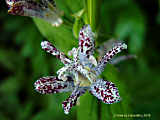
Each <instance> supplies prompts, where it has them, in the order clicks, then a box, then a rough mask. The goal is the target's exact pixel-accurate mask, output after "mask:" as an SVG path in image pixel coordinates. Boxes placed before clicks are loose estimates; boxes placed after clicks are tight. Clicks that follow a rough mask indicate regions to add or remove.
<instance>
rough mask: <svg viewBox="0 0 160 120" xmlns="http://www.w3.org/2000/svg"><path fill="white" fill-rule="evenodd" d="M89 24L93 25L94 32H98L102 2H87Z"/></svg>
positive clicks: (88, 0)
mask: <svg viewBox="0 0 160 120" xmlns="http://www.w3.org/2000/svg"><path fill="white" fill-rule="evenodd" d="M85 4H86V6H85V7H86V10H87V16H88V23H89V24H90V25H91V27H92V30H93V31H96V28H97V27H98V21H99V19H100V5H101V0H85Z"/></svg>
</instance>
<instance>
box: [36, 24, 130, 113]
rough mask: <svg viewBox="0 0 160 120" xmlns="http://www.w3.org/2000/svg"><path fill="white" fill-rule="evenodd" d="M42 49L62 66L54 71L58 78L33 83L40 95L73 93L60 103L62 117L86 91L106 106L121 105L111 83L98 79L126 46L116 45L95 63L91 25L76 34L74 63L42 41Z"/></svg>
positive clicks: (122, 44)
mask: <svg viewBox="0 0 160 120" xmlns="http://www.w3.org/2000/svg"><path fill="white" fill-rule="evenodd" d="M41 46H42V49H43V50H45V51H46V52H48V53H50V54H52V55H54V56H56V57H57V58H58V59H59V60H61V62H62V63H63V64H64V67H62V68H61V69H59V70H58V71H57V74H58V77H55V76H48V77H42V78H40V79H39V80H37V81H36V82H35V83H34V86H35V90H36V91H37V92H39V93H41V94H52V93H61V92H72V94H71V95H70V96H69V97H68V98H67V99H66V100H65V101H64V102H63V103H62V107H63V109H64V113H65V114H68V113H69V111H70V109H71V107H72V106H74V105H76V102H77V99H78V98H79V97H80V96H82V95H83V94H84V93H85V92H86V91H87V90H88V91H89V92H90V93H91V94H92V95H94V96H96V97H97V98H98V99H99V100H101V101H102V102H104V103H106V104H112V103H116V102H118V101H120V99H121V98H120V95H119V92H118V89H117V87H116V86H115V84H114V83H112V82H109V81H106V80H103V79H100V78H98V76H99V75H100V74H101V72H102V71H103V69H104V67H105V66H106V64H107V63H108V62H109V61H110V60H111V59H112V57H113V56H115V55H116V54H118V53H119V52H121V51H122V50H123V49H127V45H126V44H124V43H122V42H119V43H117V44H115V45H114V47H113V48H112V49H111V50H110V51H108V52H107V53H106V54H105V55H104V56H103V58H102V59H101V60H100V61H99V62H98V63H97V61H96V59H95V58H94V56H93V53H94V48H95V45H94V33H93V32H92V30H91V28H90V25H84V26H83V27H82V29H81V30H80V32H79V47H78V48H73V49H72V50H71V51H70V52H69V55H72V56H73V60H71V59H70V58H68V57H67V56H66V55H64V53H62V52H60V51H59V50H58V49H56V48H55V46H53V45H52V44H51V43H50V42H48V41H43V42H42V43H41Z"/></svg>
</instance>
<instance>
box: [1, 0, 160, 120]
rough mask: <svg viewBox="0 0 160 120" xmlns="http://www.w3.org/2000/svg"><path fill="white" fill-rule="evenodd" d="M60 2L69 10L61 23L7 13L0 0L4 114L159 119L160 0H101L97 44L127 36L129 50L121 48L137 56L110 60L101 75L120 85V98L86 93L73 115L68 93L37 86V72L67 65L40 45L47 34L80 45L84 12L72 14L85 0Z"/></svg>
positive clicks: (62, 119) (59, 42)
mask: <svg viewBox="0 0 160 120" xmlns="http://www.w3.org/2000/svg"><path fill="white" fill-rule="evenodd" d="M56 2H57V6H58V7H59V9H60V10H62V11H64V14H65V16H64V17H63V20H64V21H65V24H63V25H62V26H61V27H59V28H53V27H51V25H50V24H48V23H46V22H44V21H42V20H39V19H34V20H33V19H31V18H28V17H21V16H12V15H8V14H7V6H6V4H5V1H4V0H1V1H0V8H1V10H0V41H1V44H0V120H57V119H59V120H119V119H120V120H121V119H123V120H124V119H125V120H130V119H132V120H149V119H152V120H158V119H160V116H159V115H160V112H159V111H160V110H159V108H160V104H159V101H160V95H159V93H160V92H159V90H160V89H159V85H160V70H159V68H160V63H159V61H160V56H159V50H160V49H159V45H160V42H159V41H160V40H159V34H160V9H159V8H160V2H159V1H158V0H150V1H146V0H101V2H102V3H101V4H100V6H98V7H97V8H98V9H99V16H100V17H98V18H96V19H97V24H98V27H97V29H98V32H97V34H98V39H97V41H96V43H97V46H96V47H98V45H101V44H102V43H103V42H105V41H107V40H109V39H111V38H115V39H119V40H124V41H125V42H126V43H127V44H128V50H127V51H125V52H123V53H122V54H125V55H126V54H135V55H137V59H132V60H127V61H124V62H121V63H120V64H118V65H116V66H114V67H113V66H112V65H108V67H106V69H105V71H104V73H103V75H102V77H104V78H105V79H107V80H109V81H113V82H114V83H116V85H117V86H118V88H119V89H120V95H121V97H122V101H121V102H120V103H117V104H113V105H106V104H104V103H102V102H100V101H98V100H97V99H96V98H95V97H93V96H91V95H89V94H85V95H84V96H82V97H81V100H80V105H79V106H78V105H77V106H76V107H73V108H72V110H71V112H70V114H69V115H65V114H64V113H63V110H62V106H61V103H62V101H63V100H65V99H66V98H67V97H68V96H69V94H70V93H64V94H54V95H41V94H39V93H37V92H35V91H34V87H33V83H34V82H35V81H36V80H37V79H38V78H40V77H42V76H48V75H56V71H57V70H58V69H59V68H60V67H62V66H63V65H62V64H61V63H60V62H59V61H58V60H57V59H56V58H55V57H53V56H51V55H49V54H47V53H45V52H44V51H42V50H41V47H40V42H41V41H42V40H43V39H44V37H45V38H46V39H48V40H49V41H51V42H52V43H54V45H56V47H57V48H59V49H60V50H61V51H63V52H65V53H67V51H68V50H70V49H71V48H72V47H73V46H75V47H77V46H78V40H77V38H76V34H78V31H79V28H78V25H79V24H80V22H79V21H80V18H78V20H77V19H76V20H75V19H74V17H73V16H72V15H73V14H74V13H76V12H78V11H80V10H81V9H82V8H84V3H83V2H82V0H57V1H56ZM97 11H98V10H97ZM77 21H78V22H77ZM77 24H78V25H77ZM73 26H74V32H73ZM73 33H74V34H73ZM117 114H141V115H143V114H147V115H148V114H149V115H151V116H150V117H132V118H131V117H128V118H126V117H124V118H122V117H115V116H116V115H117Z"/></svg>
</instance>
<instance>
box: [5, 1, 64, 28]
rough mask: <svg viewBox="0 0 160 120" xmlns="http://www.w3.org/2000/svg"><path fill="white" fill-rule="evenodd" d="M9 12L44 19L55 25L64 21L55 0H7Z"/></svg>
mask: <svg viewBox="0 0 160 120" xmlns="http://www.w3.org/2000/svg"><path fill="white" fill-rule="evenodd" d="M6 3H7V5H8V7H9V10H8V13H9V14H12V15H20V16H30V17H37V18H41V19H44V20H46V21H48V22H49V23H51V24H52V25H53V26H59V25H60V24H61V23H62V19H61V18H60V16H61V12H60V11H59V10H57V8H56V4H55V1H54V0H6Z"/></svg>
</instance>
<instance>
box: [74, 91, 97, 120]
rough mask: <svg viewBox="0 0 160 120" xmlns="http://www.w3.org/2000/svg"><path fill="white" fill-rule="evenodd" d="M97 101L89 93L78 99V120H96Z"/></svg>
mask: <svg viewBox="0 0 160 120" xmlns="http://www.w3.org/2000/svg"><path fill="white" fill-rule="evenodd" d="M97 108H98V104H97V100H96V99H95V98H94V96H92V95H91V94H90V93H85V94H84V95H83V96H81V97H80V105H78V107H77V119H78V120H98V109H97Z"/></svg>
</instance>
